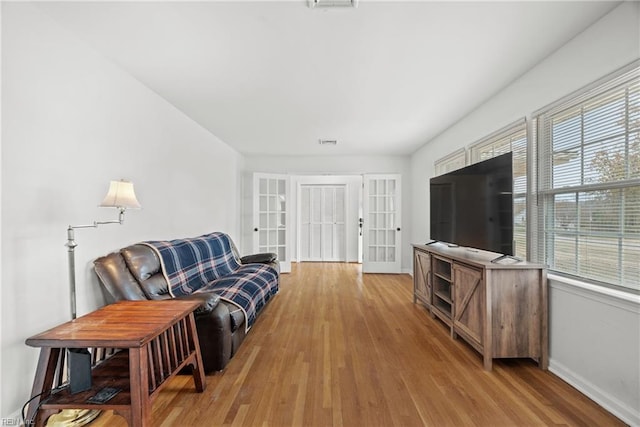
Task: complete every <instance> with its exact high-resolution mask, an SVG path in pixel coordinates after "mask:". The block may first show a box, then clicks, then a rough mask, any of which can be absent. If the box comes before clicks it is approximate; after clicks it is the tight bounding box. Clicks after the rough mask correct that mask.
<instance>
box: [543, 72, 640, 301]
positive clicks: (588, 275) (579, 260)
mask: <svg viewBox="0 0 640 427" xmlns="http://www.w3.org/2000/svg"><path fill="white" fill-rule="evenodd" d="M639 81H640V61H634V62H633V63H631V64H629V65H627V66H626V67H623V68H622V69H620V70H618V71H616V72H614V73H611V74H610V75H608V76H605V77H604V78H602V79H599V80H598V81H596V82H594V83H592V84H590V85H588V86H586V87H584V88H582V89H579V90H577V91H575V92H573V93H571V94H569V95H568V96H566V97H563V98H561V99H559V100H557V101H556V102H554V103H552V104H550V105H549V106H547V107H544V108H542V109H540V110H538V111H536V112H534V113H533V123H534V125H533V128H534V131H535V137H534V138H532V142H533V143H534V144H535V148H534V149H535V152H536V156H535V160H536V164H533V165H532V168H531V170H533V171H535V175H536V185H535V188H534V189H532V192H531V195H532V196H534V197H535V200H536V202H537V203H536V204H537V208H536V210H535V216H536V217H537V221H536V223H537V225H536V231H535V234H536V237H535V238H536V241H537V244H536V248H535V251H534V252H535V256H534V258H535V260H537V261H538V262H544V263H545V264H547V265H548V268H549V271H550V272H552V274H556V275H558V276H562V277H568V278H577V279H578V280H581V281H583V282H587V283H591V284H594V285H597V286H603V287H606V288H611V289H617V290H621V291H624V292H632V293H640V283H636V282H635V281H634V282H632V283H629V284H626V283H625V280H624V279H625V272H624V269H623V268H622V267H623V264H622V263H623V259H624V255H625V252H624V243H623V242H624V241H625V236H627V235H628V234H631V238H632V240H633V239H635V235H634V233H633V231H631V232H629V233H627V232H625V230H624V227H623V223H621V224H620V226H619V227H620V230H618V231H611V232H599V231H597V230H595V231H594V230H593V229H587V228H583V226H582V225H581V222H580V215H581V212H582V210H581V209H584V208H585V206H586V205H583V206H581V203H580V200H584V199H580V196H581V195H582V196H584V195H585V194H589V193H595V192H597V191H620V192H622V191H623V190H624V189H629V188H636V187H638V186H640V177H638V178H633V177H630V176H629V169H628V168H629V166H628V163H629V147H630V146H631V145H632V144H633V141H632V140H631V138H632V134H633V133H634V132H635V130H633V132H630V131H629V129H630V123H629V120H630V119H629V117H630V115H629V107H630V104H629V98H630V89H631V88H633V87H634V85H638V82H639ZM621 90H624V91H625V93H624V98H623V99H624V103H623V104H624V111H625V116H624V122H623V123H624V125H623V126H624V128H625V129H626V131H625V132H624V133H623V135H624V139H623V142H624V146H625V147H626V151H625V153H626V154H625V161H626V162H627V170H626V173H627V176H626V177H624V178H622V179H616V180H612V181H608V182H594V183H588V182H585V176H586V166H587V164H588V161H589V157H588V155H587V154H586V152H585V147H589V146H597V147H598V148H597V149H598V150H606V149H607V145H606V144H609V143H610V142H611V140H613V137H611V138H609V137H607V138H602V139H601V140H600V141H598V142H596V143H592V142H589V141H586V139H587V136H586V132H585V128H584V123H585V121H586V120H587V119H586V118H585V116H587V115H588V110H586V109H585V107H587V106H591V104H592V103H594V102H597V101H600V102H602V103H603V104H602V105H606V102H610V103H611V104H612V105H613V103H614V102H615V100H614V99H612V100H607V99H606V97H607V96H612V95H613V94H614V93H615V92H616V91H621ZM633 105H634V106H635V101H634V104H633ZM578 111H579V113H577V112H578ZM569 113H571V114H577V116H576V117H579V122H580V129H579V131H573V132H578V133H579V140H578V143H577V145H574V146H573V147H569V148H571V149H573V150H577V151H578V152H579V154H577V155H576V156H578V158H579V161H580V174H579V176H577V178H579V183H578V184H575V183H574V184H568V183H566V182H565V183H564V184H562V183H559V184H558V185H554V182H553V180H554V170H553V168H554V154H558V153H559V152H560V151H562V150H556V151H554V149H556V148H560V147H554V140H553V135H552V132H553V123H554V122H553V121H554V119H559V118H561V117H562V115H565V121H564V122H560V121H558V122H557V123H568V121H569V118H568V117H571V115H570V114H569ZM614 119H615V118H614V116H613V115H612V116H611V117H607V120H608V121H604V122H602V123H600V124H599V125H598V128H597V129H598V130H600V129H605V128H606V126H607V124H608V123H611V120H614ZM572 144H576V143H575V142H572ZM567 150H569V149H568V148H567V149H565V150H564V151H567ZM574 175H575V173H573V174H568V175H567V179H568V178H569V177H573V176H574ZM564 195H566V196H567V197H571V198H575V202H574V204H575V209H576V211H575V215H576V220H575V222H576V224H575V225H574V227H575V230H573V231H566V232H562V231H560V230H559V229H558V227H557V215H556V210H557V209H558V203H557V202H556V201H555V199H556V197H558V196H560V197H562V196H564ZM621 197H622V196H621ZM623 208H624V204H623V203H622V202H621V207H620V209H621V212H620V220H621V221H622V220H623V219H624V218H625V217H624V214H625V211H624V210H623ZM605 225H606V224H605ZM558 237H561V238H562V239H569V240H571V239H572V238H573V239H574V240H575V251H574V257H573V266H574V268H573V271H570V270H571V268H563V267H562V266H560V267H558V262H560V261H559V259H558V258H557V257H556V252H554V249H555V247H554V245H555V243H556V241H557V238H558ZM598 237H600V238H609V239H617V240H618V248H617V252H616V257H617V259H616V263H617V265H618V268H619V272H618V274H617V276H616V280H615V283H613V281H604V280H601V279H602V277H598V274H597V273H598V272H597V271H596V270H597V269H596V270H594V271H589V269H588V264H589V263H588V262H587V263H586V264H585V259H586V257H585V255H581V251H588V250H589V248H587V246H588V245H589V244H592V245H595V243H588V239H589V238H592V239H595V238H598ZM581 239H586V240H581ZM632 254H633V250H632ZM585 271H586V272H585ZM631 274H632V275H633V273H631ZM632 277H633V276H632Z"/></svg>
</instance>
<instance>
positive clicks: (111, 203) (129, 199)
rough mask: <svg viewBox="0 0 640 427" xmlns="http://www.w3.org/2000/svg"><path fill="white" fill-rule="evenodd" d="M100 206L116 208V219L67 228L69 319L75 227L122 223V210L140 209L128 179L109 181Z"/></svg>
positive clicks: (73, 288) (73, 304)
mask: <svg viewBox="0 0 640 427" xmlns="http://www.w3.org/2000/svg"><path fill="white" fill-rule="evenodd" d="M99 206H100V207H101V208H117V209H118V211H119V214H118V219H114V220H110V221H93V223H92V224H86V225H70V226H69V228H67V244H66V245H65V246H66V247H67V248H68V249H69V296H70V306H71V319H75V318H76V260H75V249H76V246H78V244H77V243H76V241H75V230H76V229H77V228H97V227H98V226H99V225H103V224H122V223H123V222H124V211H125V210H126V209H140V208H141V206H140V203H139V202H138V199H137V198H136V193H135V191H134V190H133V183H132V182H129V181H124V180H120V181H111V183H110V185H109V191H108V192H107V195H106V196H105V198H104V200H103V201H102V203H100V205H99Z"/></svg>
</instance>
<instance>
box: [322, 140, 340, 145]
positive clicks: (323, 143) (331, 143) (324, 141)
mask: <svg viewBox="0 0 640 427" xmlns="http://www.w3.org/2000/svg"><path fill="white" fill-rule="evenodd" d="M318 144H320V145H337V144H338V140H337V139H319V140H318Z"/></svg>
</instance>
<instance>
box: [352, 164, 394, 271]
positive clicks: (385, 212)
mask: <svg viewBox="0 0 640 427" xmlns="http://www.w3.org/2000/svg"><path fill="white" fill-rule="evenodd" d="M400 190H401V188H400V175H396V174H392V175H377V174H376V175H373V174H372V175H364V195H363V214H364V215H363V216H364V221H363V248H364V250H363V254H362V255H363V256H362V258H363V262H362V271H363V273H400V270H401V247H402V246H401V243H402V242H401V233H400V220H401V214H402V212H401V209H400V206H401V205H400V202H401V200H400V194H401V192H400Z"/></svg>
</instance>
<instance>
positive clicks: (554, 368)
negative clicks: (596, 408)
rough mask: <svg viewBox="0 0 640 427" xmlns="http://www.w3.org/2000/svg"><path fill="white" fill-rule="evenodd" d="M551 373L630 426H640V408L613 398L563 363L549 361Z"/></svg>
mask: <svg viewBox="0 0 640 427" xmlns="http://www.w3.org/2000/svg"><path fill="white" fill-rule="evenodd" d="M549 371H551V372H553V373H554V374H556V375H557V376H558V377H560V378H562V380H564V381H565V382H567V383H569V384H571V385H572V386H573V387H575V388H576V389H577V390H578V391H580V392H581V393H582V394H584V395H585V396H587V397H588V398H589V399H591V400H593V401H594V402H596V403H597V404H598V405H600V406H602V407H603V408H604V409H606V410H607V411H609V412H611V413H612V414H613V415H615V416H616V417H618V418H620V420H622V421H623V422H625V423H627V424H629V425H630V426H635V427H639V426H640V408H632V407H630V406H628V405H626V404H625V403H623V402H621V401H620V400H618V399H617V398H615V397H614V396H611V395H610V394H608V393H607V392H605V391H604V390H602V389H601V388H599V387H598V386H596V385H594V384H592V383H590V382H589V381H587V380H586V379H585V378H583V377H581V376H580V375H577V374H576V373H574V372H573V371H571V370H570V369H568V368H567V367H566V366H564V365H563V364H561V363H558V362H556V361H554V360H553V359H550V360H549Z"/></svg>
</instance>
